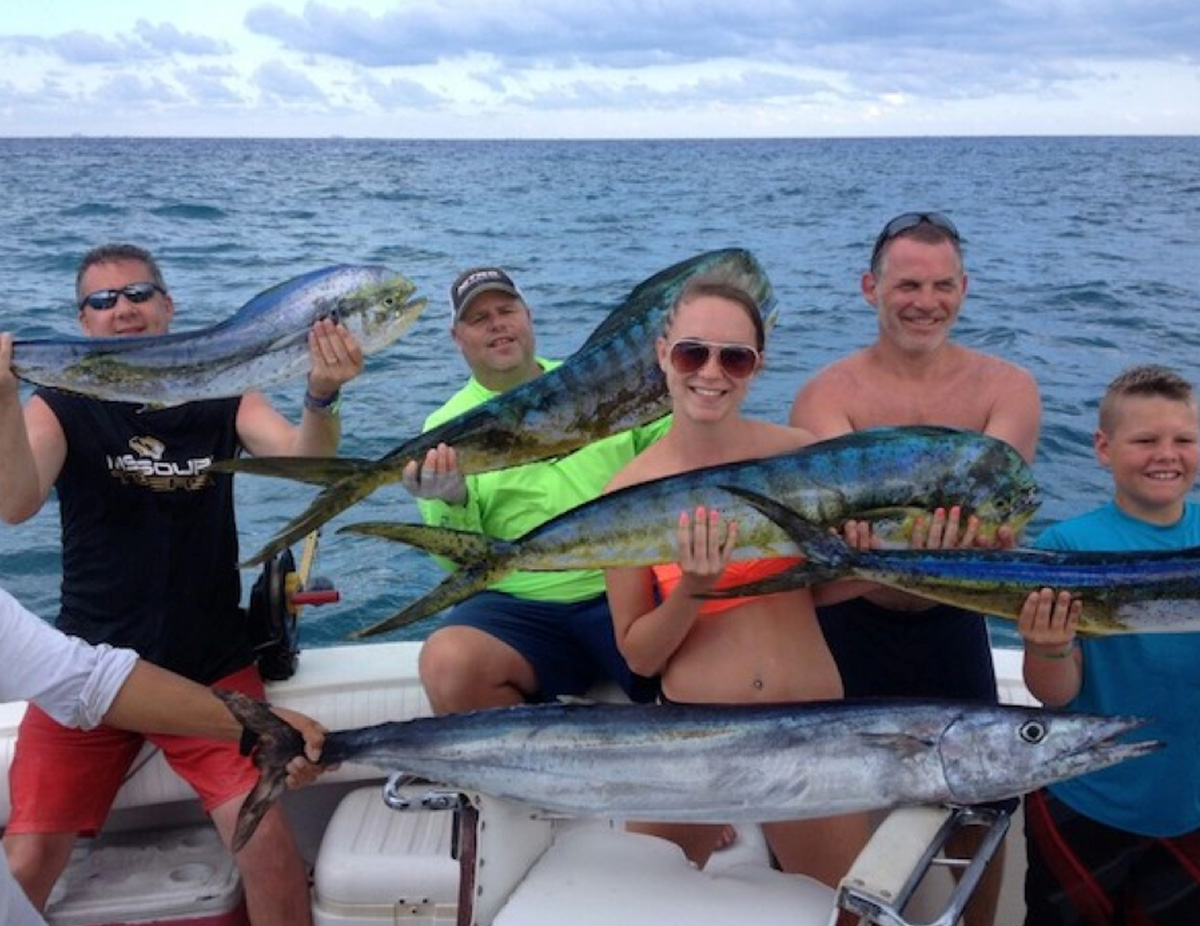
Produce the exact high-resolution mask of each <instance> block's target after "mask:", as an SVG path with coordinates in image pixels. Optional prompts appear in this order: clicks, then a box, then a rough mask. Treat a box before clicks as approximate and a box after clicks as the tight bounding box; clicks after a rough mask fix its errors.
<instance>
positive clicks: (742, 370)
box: [670, 338, 759, 379]
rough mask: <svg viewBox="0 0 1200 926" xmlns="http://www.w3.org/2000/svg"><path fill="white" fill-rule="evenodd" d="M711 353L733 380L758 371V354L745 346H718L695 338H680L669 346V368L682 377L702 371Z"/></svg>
mask: <svg viewBox="0 0 1200 926" xmlns="http://www.w3.org/2000/svg"><path fill="white" fill-rule="evenodd" d="M713 351H716V352H717V359H718V360H719V362H720V364H721V369H722V370H724V371H725V373H726V374H727V375H729V376H732V377H733V378H734V379H745V378H746V377H748V376H750V375H751V374H753V373H754V371H755V370H757V369H758V361H759V354H758V351H756V350H755V349H754V348H753V347H750V346H748V345H746V344H719V343H717V342H715V341H700V340H697V339H696V338H680V339H679V340H678V341H676V342H675V343H674V344H672V345H671V351H670V354H671V366H672V367H674V368H675V372H676V373H679V374H680V375H682V376H687V375H689V374H691V373H696V372H698V371H699V370H702V369H704V365H705V364H706V363H708V358H709V357H711V356H712V353H713Z"/></svg>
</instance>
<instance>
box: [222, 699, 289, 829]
mask: <svg viewBox="0 0 1200 926" xmlns="http://www.w3.org/2000/svg"><path fill="white" fill-rule="evenodd" d="M213 694H215V695H216V696H217V697H218V698H220V699H221V700H222V701H224V702H225V706H226V707H228V708H229V711H230V713H232V714H233V716H234V717H236V718H237V720H238V723H240V724H241V725H242V726H243V727H244V728H245V730H246V731H247V733H250V734H254V736H255V737H256V739H255V742H254V746H253V750H254V752H253V756H254V764H255V766H256V767H257V768H258V783H257V784H256V785H255V786H254V788H253V789H252V790H251V791H250V793H249V794H248V795H246V800H245V801H243V802H242V808H241V810H239V811H238V819H237V826H236V827H235V828H234V832H233V844H232V847H233V851H234V852H238V851H240V850H241V849H242V847H243V846H245V845H246V843H247V842H249V841H250V837H251V836H253V835H254V831H255V830H256V829H257V828H258V824H259V822H260V821H261V820H262V818H263V815H264V814H266V812H267V811H268V810H270V808H271V805H272V804H273V803H275V799H276V798H278V797H279V794H280V792H282V791H283V787H284V785H285V783H286V782H287V766H288V763H289V762H290V761H291V760H292V759H293V758H295V757H296V756H298V755H302V754H303V753H304V738H303V737H302V736H301V735H300V733H299V731H298V730H296V729H295V728H294V727H292V726H291V725H290V724H288V723H286V722H284V721H283V720H280V719H279V718H278V717H276V716H275V714H273V713H272V712H271V711H270V710H268V709H267V707H266V705H263V704H260V703H259V702H257V701H255V700H254V699H253V698H249V697H247V696H246V695H244V694H242V693H241V692H238V691H226V690H223V689H213ZM245 739H246V736H245V734H243V741H245Z"/></svg>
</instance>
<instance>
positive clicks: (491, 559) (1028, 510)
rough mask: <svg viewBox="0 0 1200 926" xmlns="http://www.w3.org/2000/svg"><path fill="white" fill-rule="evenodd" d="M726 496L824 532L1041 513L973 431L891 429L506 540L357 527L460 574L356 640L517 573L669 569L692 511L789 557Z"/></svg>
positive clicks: (645, 489)
mask: <svg viewBox="0 0 1200 926" xmlns="http://www.w3.org/2000/svg"><path fill="white" fill-rule="evenodd" d="M728 486H744V487H748V488H750V489H753V490H754V491H756V492H762V493H765V494H768V495H770V496H772V497H774V498H779V499H781V500H783V501H785V502H786V503H787V504H788V505H789V506H791V507H792V508H795V509H798V510H800V511H803V512H804V516H805V517H806V518H808V519H809V520H810V521H811V522H812V523H815V524H820V525H822V526H825V527H830V526H836V525H840V524H841V523H842V522H844V521H846V520H848V519H851V518H856V519H858V518H863V519H870V520H874V521H878V522H880V523H881V524H882V525H883V526H884V529H885V532H886V530H888V529H889V528H890V529H891V530H892V531H893V532H894V533H896V534H899V533H900V532H901V531H902V529H904V528H905V526H906V525H907V524H908V522H909V521H910V519H911V517H912V516H913V515H915V514H917V513H921V512H928V511H932V510H933V509H935V508H938V507H948V506H951V505H961V506H962V507H963V510H964V513H965V514H974V515H976V516H978V517H979V518H980V519H981V521H983V522H984V524H985V529H984V533H985V534H986V533H988V532H989V531H991V530H994V529H995V528H996V527H998V526H1000V525H1007V526H1009V527H1010V528H1012V529H1013V530H1014V531H1019V530H1020V529H1021V528H1022V527H1023V526H1024V524H1025V522H1026V521H1027V520H1028V519H1029V517H1030V516H1031V515H1032V514H1033V512H1034V510H1035V509H1036V507H1037V503H1038V491H1037V483H1036V482H1035V480H1034V478H1033V475H1032V473H1031V472H1030V469H1029V467H1028V466H1027V465H1026V464H1025V462H1024V461H1023V460H1022V459H1021V456H1020V455H1019V454H1018V453H1017V452H1016V451H1015V450H1013V448H1012V447H1010V446H1009V445H1008V444H1006V443H1005V442H1004V441H1000V440H997V439H995V438H992V437H987V436H985V435H983V434H979V433H977V432H974V431H962V430H956V429H953V428H938V427H918V426H912V427H898V428H879V429H874V430H867V431H859V432H856V433H852V434H847V435H843V436H841V437H836V438H833V439H831V440H827V441H821V442H819V443H815V444H810V445H808V446H807V447H803V448H801V449H800V450H796V451H793V452H791V453H787V454H782V455H780V456H776V457H767V458H763V459H755V460H746V461H742V462H738V463H729V464H724V465H721V466H712V467H706V468H703V469H697V470H692V471H690V472H686V473H679V474H676V475H673V476H666V477H663V478H660V479H654V480H651V481H648V482H643V483H640V484H638V485H632V486H628V487H626V488H624V489H621V490H618V491H616V492H612V493H610V494H608V495H603V496H601V497H599V498H596V499H593V500H592V501H589V502H585V503H584V504H582V505H579V506H578V507H576V508H572V509H571V510H569V511H566V512H564V513H563V514H561V515H558V516H557V517H555V518H552V519H551V520H549V521H546V522H545V523H544V524H542V525H540V526H538V527H535V528H534V529H533V530H530V531H529V532H527V533H526V534H524V535H523V536H521V537H519V538H517V539H515V540H500V539H496V538H492V537H487V536H485V535H483V534H479V533H474V532H469V531H456V530H451V529H449V528H439V527H428V526H425V525H421V524H397V523H392V522H363V523H358V524H349V525H346V526H345V527H343V528H341V531H347V532H352V533H358V534H367V535H371V536H377V537H383V538H386V539H388V540H395V541H400V542H404V543H408V544H411V545H413V546H417V547H420V548H421V549H424V550H426V551H427V552H429V553H434V554H436V555H439V556H443V557H445V558H447V559H449V560H451V561H452V562H454V563H458V564H459V565H460V566H461V568H460V569H458V570H457V571H455V572H452V573H451V574H450V575H449V576H447V577H446V579H445V580H443V581H442V583H441V584H440V585H438V586H437V587H436V588H434V589H433V590H432V591H430V592H429V593H428V594H427V595H425V596H424V597H422V598H419V599H417V600H416V601H414V602H413V603H411V604H409V605H408V606H407V607H405V608H404V609H403V610H401V611H400V612H399V613H398V614H396V615H393V616H392V617H390V618H387V619H386V620H383V621H381V622H379V623H376V624H374V625H372V626H370V627H367V628H365V629H363V630H360V631H358V632H356V633H355V634H354V636H357V637H365V636H371V635H373V634H377V633H382V632H384V631H388V630H394V629H396V628H398V627H402V626H404V625H406V624H411V623H413V622H414V621H418V620H421V619H422V618H424V617H428V616H429V615H431V614H434V613H436V612H438V611H440V610H442V609H443V608H447V607H449V606H450V605H452V604H455V603H457V602H459V601H462V600H463V599H464V598H466V597H468V596H470V595H472V594H475V593H476V592H478V591H481V590H482V589H484V588H486V587H487V586H489V585H491V584H493V583H494V582H496V581H498V580H499V579H501V578H503V577H504V576H505V575H507V574H508V573H510V572H513V571H514V570H518V569H522V570H533V571H552V570H563V569H605V568H611V567H617V566H648V565H653V564H655V563H670V562H675V560H676V558H677V551H676V546H675V544H676V521H677V519H678V517H679V514H680V512H682V511H692V510H694V509H695V508H696V507H697V506H700V505H703V506H704V507H706V508H710V509H711V508H716V509H717V510H718V511H720V512H721V514H722V516H723V517H724V518H726V519H731V518H736V520H737V522H738V541H737V547H736V549H735V551H734V557H735V558H737V559H758V558H762V557H774V556H795V555H796V554H797V548H796V545H795V544H794V543H793V542H792V541H791V540H790V538H789V537H788V534H787V533H786V532H785V531H784V530H782V529H781V528H780V527H779V526H777V525H776V524H775V523H774V522H773V521H771V520H770V519H769V518H766V517H764V516H763V515H761V514H760V513H759V512H758V511H757V510H756V509H755V508H754V507H753V506H751V505H749V504H747V503H746V502H745V501H744V500H743V499H742V498H740V497H739V496H738V495H736V494H733V493H731V492H730V491H729V490H728V488H727V487H728Z"/></svg>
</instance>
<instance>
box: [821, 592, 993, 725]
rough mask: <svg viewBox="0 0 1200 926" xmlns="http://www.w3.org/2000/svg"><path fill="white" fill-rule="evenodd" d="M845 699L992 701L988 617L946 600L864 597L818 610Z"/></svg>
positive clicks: (987, 702)
mask: <svg viewBox="0 0 1200 926" xmlns="http://www.w3.org/2000/svg"><path fill="white" fill-rule="evenodd" d="M817 618H818V619H819V620H820V622H821V630H822V632H823V633H824V634H825V639H826V641H828V643H829V650H830V652H831V653H833V659H834V662H836V663H837V667H838V671H839V672H841V675H842V686H843V687H844V688H845V691H846V697H847V698H950V699H953V700H958V701H981V702H983V703H985V704H995V703H997V701H998V700H999V696H998V695H997V692H996V670H995V668H994V667H993V666H992V650H991V642H990V640H989V639H988V632H987V621H986V619H985V618H984V617H983V615H982V614H976V613H975V612H974V611H964V610H963V609H962V608H953V607H950V606H949V605H936V606H935V607H932V608H929V609H928V610H925V611H893V610H891V609H889V608H881V607H879V606H878V605H875V604H872V603H871V602H869V601H867V600H866V599H864V598H855V599H852V600H851V601H845V602H841V603H839V604H835V605H830V606H829V607H825V608H818V609H817Z"/></svg>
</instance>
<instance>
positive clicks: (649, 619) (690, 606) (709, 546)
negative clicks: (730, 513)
mask: <svg viewBox="0 0 1200 926" xmlns="http://www.w3.org/2000/svg"><path fill="white" fill-rule="evenodd" d="M721 533H722V530H721V517H720V514H719V512H717V511H711V510H709V511H706V510H705V509H703V508H697V509H696V513H695V517H694V518H693V517H692V516H691V515H689V514H688V512H686V511H685V512H682V513H680V515H679V520H678V522H677V524H676V538H677V547H678V555H679V560H678V562H679V567H680V571H681V576H680V579H679V584H678V585H676V586H675V588H673V589H672V590H671V593H670V594H669V595H667V597H666V598H665V599H664V600H663V601H662V602H661V603H656V596H655V587H654V574H653V571H652V570H651V569H649V568H647V567H628V568H619V569H608V570H606V571H605V586H606V589H607V591H608V606H609V610H610V611H611V612H612V618H613V632H614V635H615V636H616V642H617V648H618V649H619V650H620V651H621V655H622V656H624V657H625V661H626V662H627V663H628V664H629V668H630V669H632V670H633V671H634V672H635V673H637V674H638V675H644V676H653V675H657V674H659V673H660V672H662V671H663V669H664V668H666V665H667V663H668V662H670V659H671V657H672V656H673V655H674V654H675V651H676V650H678V649H679V647H680V646H682V645H683V641H684V640H685V639H686V638H687V635H688V634H689V633H690V632H691V630H692V627H693V625H695V623H696V619H697V618H698V617H699V616H700V610H701V608H702V607H703V604H704V602H703V600H702V599H700V598H697V597H695V596H696V595H698V594H701V593H704V592H707V591H710V590H711V589H712V588H713V587H714V586H715V585H716V583H717V580H718V579H719V578H720V577H721V573H722V572H723V571H724V570H725V567H726V566H727V565H728V564H729V560H730V559H731V557H732V555H733V548H734V546H735V545H736V543H737V522H736V521H730V522H729V526H728V535H727V536H726V538H725V542H724V543H722V542H721V539H720V537H721Z"/></svg>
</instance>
